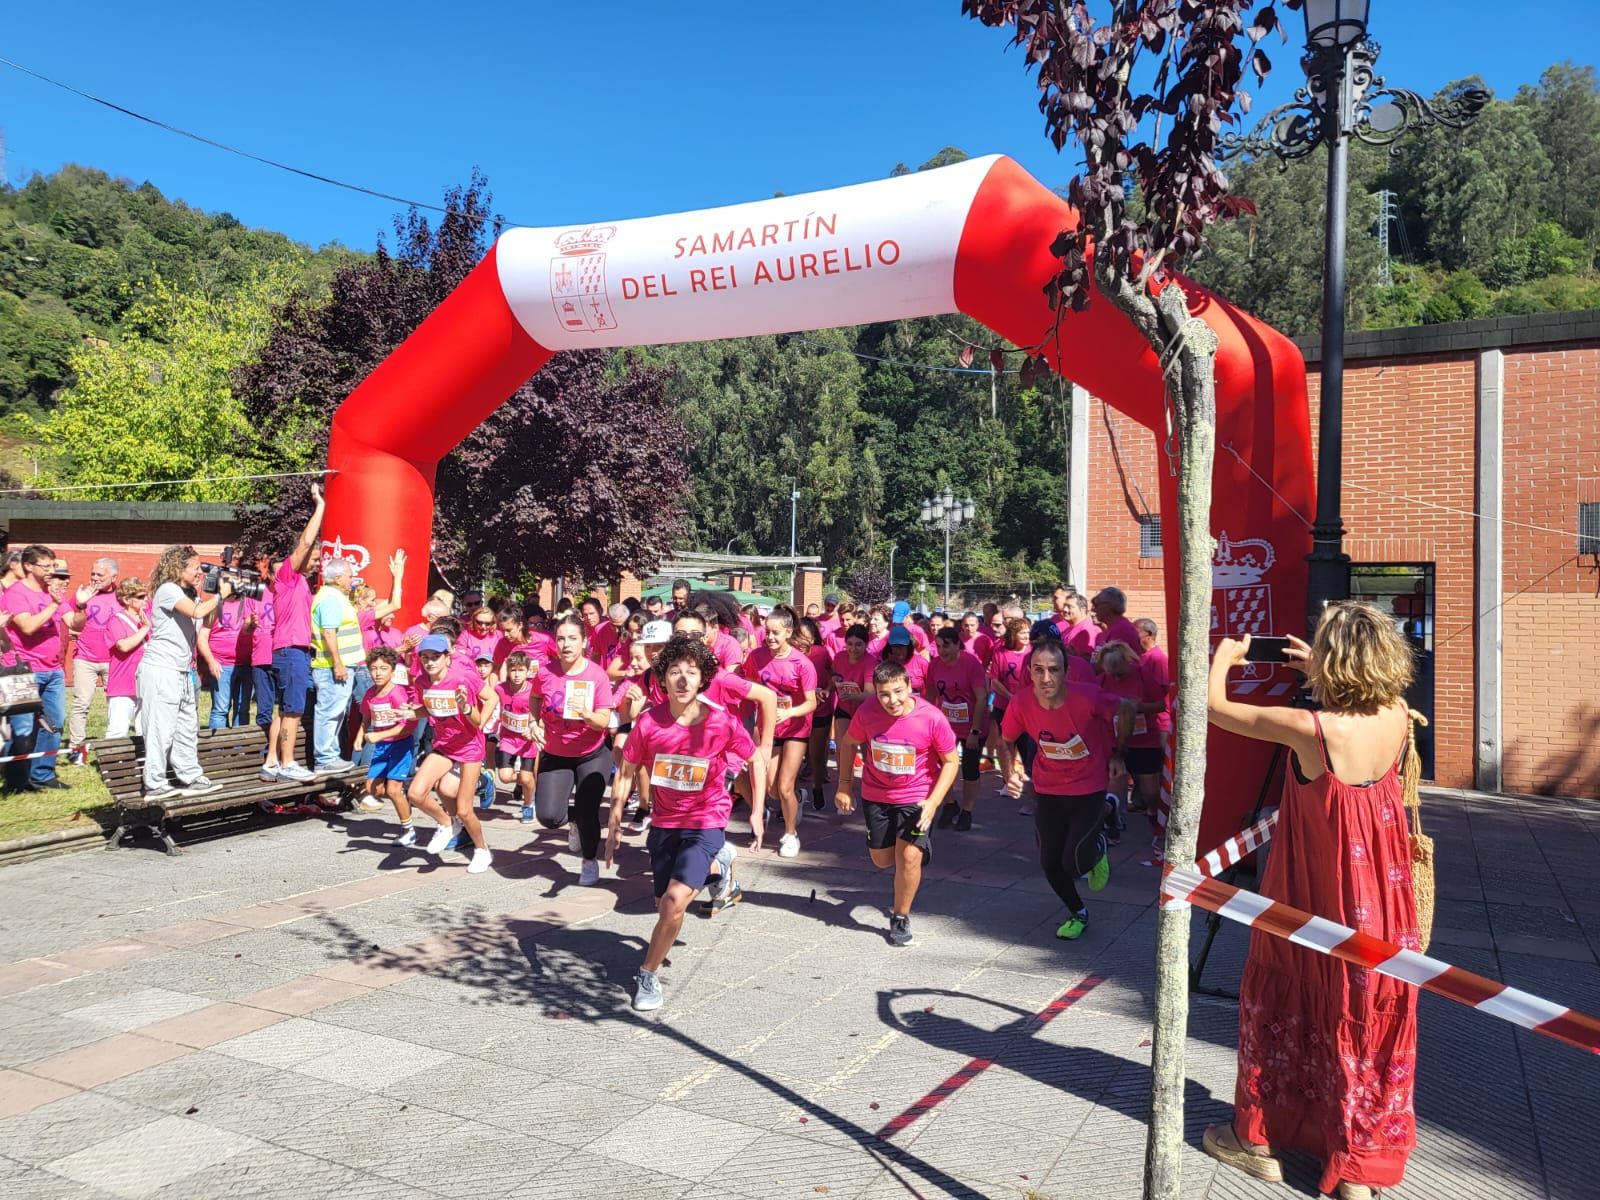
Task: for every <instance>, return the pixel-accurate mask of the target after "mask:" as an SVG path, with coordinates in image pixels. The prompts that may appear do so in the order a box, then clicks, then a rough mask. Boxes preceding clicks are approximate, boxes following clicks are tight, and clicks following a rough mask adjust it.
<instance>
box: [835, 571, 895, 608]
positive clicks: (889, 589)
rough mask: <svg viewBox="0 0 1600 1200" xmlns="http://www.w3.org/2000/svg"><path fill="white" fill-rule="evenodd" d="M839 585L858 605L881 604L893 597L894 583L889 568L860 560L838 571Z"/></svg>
mask: <svg viewBox="0 0 1600 1200" xmlns="http://www.w3.org/2000/svg"><path fill="white" fill-rule="evenodd" d="M839 586H840V587H842V588H843V589H844V590H845V594H846V595H847V596H849V597H850V599H852V600H854V601H855V602H856V603H857V604H858V605H861V606H866V605H870V604H883V603H886V602H887V601H889V600H892V599H894V584H893V582H892V581H891V580H890V579H889V568H888V567H886V566H881V565H879V564H878V563H873V562H866V561H861V562H858V563H856V564H855V565H854V566H853V567H848V568H846V569H845V570H843V571H841V572H839Z"/></svg>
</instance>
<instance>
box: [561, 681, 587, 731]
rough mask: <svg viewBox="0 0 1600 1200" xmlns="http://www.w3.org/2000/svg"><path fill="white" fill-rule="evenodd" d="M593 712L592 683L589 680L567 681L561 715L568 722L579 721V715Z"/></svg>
mask: <svg viewBox="0 0 1600 1200" xmlns="http://www.w3.org/2000/svg"><path fill="white" fill-rule="evenodd" d="M593 710H594V681H593V680H591V679H569V680H567V691H566V696H565V698H564V699H563V700H562V703H561V715H562V716H563V717H565V718H566V719H567V720H569V721H576V720H579V719H580V714H581V713H584V712H592V711H593Z"/></svg>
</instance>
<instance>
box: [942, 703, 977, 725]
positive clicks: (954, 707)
mask: <svg viewBox="0 0 1600 1200" xmlns="http://www.w3.org/2000/svg"><path fill="white" fill-rule="evenodd" d="M939 708H940V710H941V711H942V712H943V713H944V719H945V720H946V721H949V722H950V724H952V725H966V724H969V723H970V722H971V720H972V710H971V709H970V708H969V707H968V705H967V702H966V701H965V700H941V701H939Z"/></svg>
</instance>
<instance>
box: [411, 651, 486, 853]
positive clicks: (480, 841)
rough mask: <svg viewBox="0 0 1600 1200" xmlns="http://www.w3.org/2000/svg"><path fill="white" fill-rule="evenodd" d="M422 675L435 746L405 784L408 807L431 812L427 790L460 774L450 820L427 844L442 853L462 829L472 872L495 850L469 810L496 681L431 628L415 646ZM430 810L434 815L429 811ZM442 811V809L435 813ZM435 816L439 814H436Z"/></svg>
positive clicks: (421, 699)
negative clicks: (467, 840) (459, 656)
mask: <svg viewBox="0 0 1600 1200" xmlns="http://www.w3.org/2000/svg"><path fill="white" fill-rule="evenodd" d="M417 657H418V659H419V661H420V662H421V665H422V672H423V676H422V678H421V679H420V680H419V681H417V683H416V684H414V685H412V690H413V692H414V693H416V699H417V705H418V709H419V711H420V712H422V713H423V714H424V715H425V716H426V717H427V719H428V722H429V723H430V724H431V725H432V726H433V749H432V750H430V751H429V752H428V756H427V757H426V758H424V759H423V760H422V763H421V765H419V766H418V767H417V773H416V776H415V777H414V778H413V779H412V780H411V786H410V787H409V788H408V789H407V791H406V795H407V798H408V799H409V800H410V801H411V804H412V807H414V808H420V809H422V811H423V812H429V807H428V806H429V804H430V803H431V802H432V801H431V799H430V793H432V791H433V789H434V788H435V787H437V786H438V785H439V783H440V782H441V781H442V780H443V779H444V777H445V776H446V775H448V774H453V773H459V774H460V777H461V779H460V783H459V784H458V785H457V786H456V795H455V810H456V815H455V817H454V818H452V819H451V821H450V823H449V824H448V825H444V824H441V825H440V826H439V828H438V829H437V830H435V831H434V835H433V840H432V841H430V842H429V843H428V847H427V850H428V853H429V854H434V855H438V854H443V853H444V849H445V846H446V844H447V843H448V842H449V841H450V839H451V838H452V837H453V836H459V835H460V833H461V832H462V830H463V829H464V830H465V831H466V833H467V835H468V836H469V837H470V838H471V839H472V844H473V845H474V846H475V847H476V849H475V850H474V851H473V852H472V861H471V863H470V864H469V865H468V866H467V870H468V871H469V872H470V873H471V874H474V875H477V874H481V873H482V872H484V871H487V870H488V869H489V863H490V861H491V860H492V858H493V855H492V854H490V852H489V845H488V842H487V841H486V840H485V839H484V836H483V826H482V825H481V824H479V822H478V814H477V813H476V812H475V811H474V809H473V801H474V800H475V799H476V798H477V794H478V777H479V775H480V774H481V773H482V771H483V751H484V735H483V727H484V726H485V725H487V724H488V723H489V718H490V717H491V716H492V715H493V709H494V699H495V697H494V685H493V684H492V683H488V682H485V681H484V680H483V679H481V678H479V676H478V672H477V670H476V669H475V668H474V666H473V665H472V664H471V663H462V662H461V661H460V660H459V659H457V658H456V657H455V656H454V655H452V654H451V652H450V641H449V639H448V638H446V637H445V636H444V635H443V634H441V633H430V634H428V636H427V637H425V638H423V639H422V641H421V642H420V643H419V644H418V646H417ZM430 815H432V814H431V813H430ZM443 815H444V810H443V809H442V808H440V810H439V816H440V817H442V816H443ZM436 819H438V818H436Z"/></svg>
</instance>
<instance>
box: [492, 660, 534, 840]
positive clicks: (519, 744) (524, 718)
mask: <svg viewBox="0 0 1600 1200" xmlns="http://www.w3.org/2000/svg"><path fill="white" fill-rule="evenodd" d="M505 672H506V679H505V682H504V683H501V684H497V685H496V686H495V699H496V704H497V708H496V716H497V719H498V720H499V722H500V741H499V743H498V744H497V745H496V746H495V752H494V762H495V770H496V772H497V774H498V775H499V779H500V782H501V783H503V784H506V785H508V786H512V787H515V789H516V790H517V791H518V792H520V793H521V795H522V823H523V824H524V825H531V824H533V783H534V773H535V772H536V771H537V770H538V765H539V741H538V737H539V733H540V730H539V729H538V728H537V726H538V716H539V715H538V708H539V694H538V692H536V691H535V690H534V686H533V678H534V676H536V675H537V674H538V671H537V669H536V668H535V666H534V664H533V663H531V662H529V661H528V656H527V655H526V654H524V653H523V652H522V651H521V650H513V651H512V652H511V653H510V654H508V655H506V660H505Z"/></svg>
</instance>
